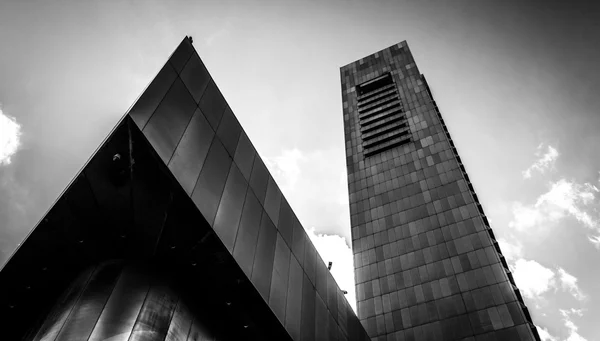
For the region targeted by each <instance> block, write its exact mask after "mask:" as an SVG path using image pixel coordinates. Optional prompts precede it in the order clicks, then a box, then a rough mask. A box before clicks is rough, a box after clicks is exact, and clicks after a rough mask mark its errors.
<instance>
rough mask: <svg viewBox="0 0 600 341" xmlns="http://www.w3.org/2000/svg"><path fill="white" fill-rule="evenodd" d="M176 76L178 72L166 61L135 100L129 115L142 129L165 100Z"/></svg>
mask: <svg viewBox="0 0 600 341" xmlns="http://www.w3.org/2000/svg"><path fill="white" fill-rule="evenodd" d="M176 77H177V73H176V72H175V70H173V67H172V66H171V64H169V63H166V64H165V66H163V68H162V69H161V70H160V72H159V73H158V75H156V78H154V80H153V81H152V83H150V85H149V86H148V88H146V90H145V91H144V92H143V93H142V95H141V96H140V98H139V99H138V100H137V102H135V104H134V105H133V107H132V108H131V110H129V116H131V118H133V120H134V121H135V123H136V124H137V126H138V127H139V128H140V129H143V128H144V127H145V126H146V123H148V120H149V119H150V116H152V114H153V113H154V111H155V110H156V108H157V107H158V105H159V104H160V102H161V101H162V100H163V98H164V97H165V95H166V94H167V91H169V89H170V88H171V84H173V81H174V80H175V78H176Z"/></svg>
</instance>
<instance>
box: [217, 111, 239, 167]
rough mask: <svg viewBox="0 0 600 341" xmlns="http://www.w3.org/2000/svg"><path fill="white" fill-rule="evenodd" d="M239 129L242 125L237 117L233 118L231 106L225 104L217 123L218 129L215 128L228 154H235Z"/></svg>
mask: <svg viewBox="0 0 600 341" xmlns="http://www.w3.org/2000/svg"><path fill="white" fill-rule="evenodd" d="M241 131H242V127H241V126H240V123H239V122H238V120H237V118H235V115H234V114H233V112H232V111H231V108H229V106H227V107H226V108H225V112H224V113H223V118H222V119H221V123H220V124H219V129H217V136H219V138H220V139H221V142H222V143H223V146H225V149H227V151H228V152H229V155H231V156H232V157H233V156H234V155H235V149H236V147H237V145H238V140H239V138H240V132H241Z"/></svg>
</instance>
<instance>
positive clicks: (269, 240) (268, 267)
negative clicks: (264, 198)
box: [252, 213, 277, 302]
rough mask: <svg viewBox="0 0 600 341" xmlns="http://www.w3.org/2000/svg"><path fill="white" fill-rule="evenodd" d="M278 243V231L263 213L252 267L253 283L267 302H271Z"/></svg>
mask: <svg viewBox="0 0 600 341" xmlns="http://www.w3.org/2000/svg"><path fill="white" fill-rule="evenodd" d="M276 242H277V229H276V228H275V226H274V225H273V223H272V222H271V219H269V217H268V216H267V215H266V214H264V213H263V215H262V219H261V222H260V231H259V232H258V244H257V246H256V255H255V256H254V265H253V266H252V283H253V284H254V286H255V287H256V289H257V290H258V292H259V293H260V295H261V296H262V297H263V299H264V300H265V301H266V302H268V301H269V290H270V289H271V275H272V273H273V258H274V257H275V244H276Z"/></svg>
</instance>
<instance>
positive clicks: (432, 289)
mask: <svg viewBox="0 0 600 341" xmlns="http://www.w3.org/2000/svg"><path fill="white" fill-rule="evenodd" d="M386 72H389V73H391V74H392V76H393V78H394V82H395V85H396V86H397V90H398V93H399V95H400V99H401V101H402V102H403V106H404V110H405V111H406V117H407V119H408V122H409V127H410V130H411V134H412V137H411V142H410V143H408V144H405V145H401V146H398V147H395V148H392V149H389V150H386V151H384V152H382V153H379V154H375V155H372V156H369V157H365V156H364V155H363V149H362V139H361V136H360V125H359V120H358V113H357V94H356V86H357V85H360V84H361V83H364V82H366V81H369V80H371V79H374V78H376V77H379V76H381V75H382V74H384V73H386ZM340 73H341V81H342V100H343V113H344V133H345V143H346V156H347V160H346V161H347V170H348V188H349V194H350V212H351V222H352V245H353V252H354V266H355V279H356V295H357V297H356V298H357V301H358V316H359V318H360V320H361V322H362V324H363V325H364V327H365V328H366V330H367V332H368V333H369V335H370V336H371V338H372V340H378V341H384V340H386V341H388V340H539V336H538V335H537V332H536V331H535V328H534V327H533V324H532V323H531V317H530V315H529V312H528V310H527V308H526V307H525V305H524V304H523V300H522V297H521V295H520V293H519V291H518V289H517V288H516V286H515V285H514V281H513V278H512V275H511V274H510V271H509V270H508V267H507V265H506V261H505V260H504V257H503V256H502V254H501V253H500V249H499V247H498V244H497V242H496V241H495V238H494V235H493V232H492V230H491V229H490V227H489V223H488V221H487V218H486V217H485V214H484V213H483V209H482V208H481V205H480V204H479V203H478V200H477V196H476V194H475V192H474V190H473V186H472V184H471V183H470V181H469V179H468V175H467V174H466V172H465V170H464V166H463V165H462V163H461V161H460V157H459V156H458V154H457V152H456V148H454V145H453V143H452V140H451V138H450V135H449V133H448V130H447V128H446V126H445V124H444V121H443V119H442V117H441V115H440V114H439V110H438V109H437V105H436V104H435V101H434V100H433V98H432V97H431V94H430V91H429V87H428V86H427V83H426V81H425V78H424V77H423V76H422V75H421V74H420V73H419V70H418V68H417V66H416V64H415V61H414V59H413V57H412V54H411V52H410V50H409V48H408V46H407V44H406V42H401V43H399V44H397V45H394V46H391V47H389V48H387V49H384V50H382V51H379V52H377V53H375V54H372V55H370V56H368V57H365V58H362V59H360V60H358V61H356V62H354V63H351V64H348V65H346V66H344V67H342V68H341V70H340Z"/></svg>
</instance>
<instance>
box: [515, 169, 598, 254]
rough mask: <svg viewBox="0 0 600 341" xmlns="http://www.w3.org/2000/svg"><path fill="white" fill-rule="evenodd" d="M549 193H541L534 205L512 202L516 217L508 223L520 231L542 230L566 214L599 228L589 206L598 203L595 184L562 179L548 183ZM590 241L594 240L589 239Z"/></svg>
mask: <svg viewBox="0 0 600 341" xmlns="http://www.w3.org/2000/svg"><path fill="white" fill-rule="evenodd" d="M549 187H550V188H549V190H548V192H546V193H544V194H542V195H540V196H539V197H538V199H537V201H536V203H535V204H533V205H523V204H522V203H520V202H515V203H514V204H513V208H512V210H513V216H514V217H513V220H512V221H511V222H510V223H509V226H510V227H512V228H514V229H516V230H518V231H521V232H523V231H529V232H536V233H537V232H539V229H542V228H547V227H548V226H550V225H551V224H553V223H556V222H557V221H559V220H560V219H563V218H565V217H567V216H571V217H574V218H575V219H577V220H578V221H579V222H580V223H582V224H583V225H584V226H585V227H587V228H591V229H594V230H597V229H598V228H599V227H600V226H599V223H598V220H597V218H595V217H594V216H592V215H591V214H590V213H588V211H589V212H591V210H589V209H588V208H589V207H591V206H592V205H595V199H596V196H595V192H596V188H595V186H593V185H591V184H588V183H586V184H583V185H582V184H578V183H575V182H571V181H568V180H566V179H560V180H558V181H556V182H554V183H551V184H550V186H549ZM590 241H591V242H594V240H592V238H590Z"/></svg>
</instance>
